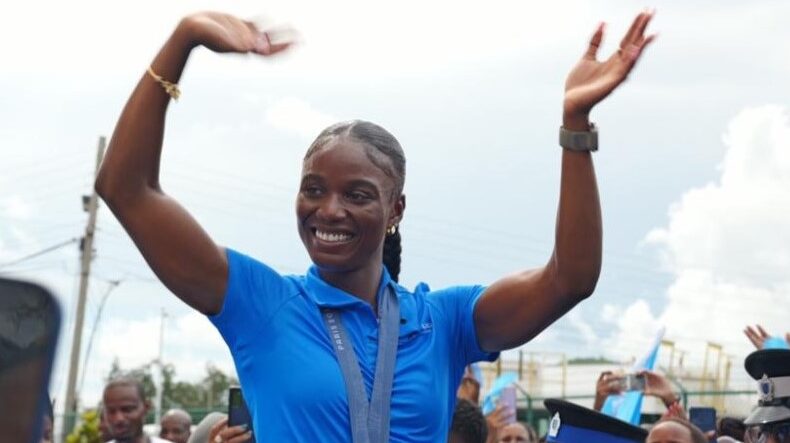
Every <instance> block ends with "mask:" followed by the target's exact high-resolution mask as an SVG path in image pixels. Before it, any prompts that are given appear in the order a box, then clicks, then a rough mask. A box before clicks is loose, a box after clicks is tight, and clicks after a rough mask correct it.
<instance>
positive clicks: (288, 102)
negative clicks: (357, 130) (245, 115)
mask: <svg viewBox="0 0 790 443" xmlns="http://www.w3.org/2000/svg"><path fill="white" fill-rule="evenodd" d="M264 119H265V121H266V123H268V124H269V125H271V126H273V127H275V128H277V129H280V130H283V131H286V132H289V133H292V134H296V135H298V136H299V137H301V138H303V139H305V140H307V141H311V140H313V139H314V138H315V137H316V136H317V135H318V133H319V132H321V130H323V129H324V128H326V127H327V126H329V125H331V124H332V123H335V122H337V121H338V119H336V118H335V117H332V116H331V115H329V114H325V113H323V112H321V111H318V110H316V109H314V108H313V107H312V106H310V104H309V103H307V102H306V101H304V100H302V99H298V98H294V97H287V98H284V99H281V100H278V101H277V102H275V103H274V104H272V105H271V106H269V107H268V108H267V109H266V114H265V116H264Z"/></svg>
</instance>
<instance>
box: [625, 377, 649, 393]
mask: <svg viewBox="0 0 790 443" xmlns="http://www.w3.org/2000/svg"><path fill="white" fill-rule="evenodd" d="M620 380H621V381H620V387H621V389H622V390H623V391H640V392H644V391H645V376H644V375H643V374H626V375H624V376H623V378H622V379H620Z"/></svg>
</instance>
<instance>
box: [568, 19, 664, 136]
mask: <svg viewBox="0 0 790 443" xmlns="http://www.w3.org/2000/svg"><path fill="white" fill-rule="evenodd" d="M654 13H655V11H645V12H642V13H641V14H639V15H638V16H637V17H636V19H634V22H633V23H632V24H631V28H630V29H629V30H628V33H627V34H626V35H625V37H623V40H622V41H621V42H620V49H619V50H618V51H617V52H616V53H614V54H612V55H611V56H610V57H609V58H608V59H607V60H605V61H598V60H597V59H596V55H597V53H598V47H599V46H600V45H601V41H602V40H603V33H604V24H603V23H601V24H600V25H598V29H597V30H596V31H595V34H593V36H592V39H591V40H590V46H589V47H588V48H587V52H586V53H585V54H584V56H583V57H582V59H581V60H580V61H579V63H578V64H577V65H576V67H574V68H573V70H572V71H571V73H570V74H568V78H567V80H566V81H565V103H564V105H563V112H564V117H566V120H567V119H569V118H570V119H577V120H578V119H583V120H584V121H586V119H587V117H588V116H589V114H590V111H591V110H592V108H593V107H594V106H595V105H596V104H598V103H599V102H600V101H601V100H603V99H604V98H606V97H607V96H608V95H609V94H611V93H612V91H614V90H615V88H617V86H619V85H620V83H622V82H623V81H625V79H626V78H627V77H628V74H629V73H630V72H631V70H632V69H633V68H634V65H635V64H636V62H637V61H638V60H639V57H640V56H641V55H642V51H644V49H645V48H646V47H647V45H649V44H650V42H652V41H653V39H655V37H656V36H655V34H652V35H649V36H647V37H646V36H645V29H646V28H647V25H648V23H650V20H651V19H652V18H653V14H654ZM573 129H575V128H573Z"/></svg>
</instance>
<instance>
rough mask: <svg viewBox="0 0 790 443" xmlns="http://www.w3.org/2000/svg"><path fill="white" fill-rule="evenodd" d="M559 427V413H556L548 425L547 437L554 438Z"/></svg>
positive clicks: (558, 431) (560, 423)
mask: <svg viewBox="0 0 790 443" xmlns="http://www.w3.org/2000/svg"><path fill="white" fill-rule="evenodd" d="M560 425H562V422H561V421H560V413H559V412H556V413H555V414H554V417H552V418H551V422H550V423H549V437H556V436H557V434H559V433H560Z"/></svg>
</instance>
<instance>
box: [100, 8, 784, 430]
mask: <svg viewBox="0 0 790 443" xmlns="http://www.w3.org/2000/svg"><path fill="white" fill-rule="evenodd" d="M653 14H654V11H652V10H644V11H642V12H641V13H639V14H638V15H637V16H636V18H635V19H634V20H633V22H632V24H631V26H630V28H629V30H628V31H627V32H626V34H625V36H623V38H622V40H621V42H620V45H619V49H618V50H617V51H616V52H614V53H613V54H611V55H610V56H609V57H604V58H603V59H600V58H601V57H599V55H598V49H599V46H600V45H601V42H602V39H603V36H604V29H605V27H604V25H603V24H600V25H599V26H598V27H597V29H596V30H595V31H594V33H593V35H592V38H591V39H590V40H589V42H588V43H587V47H586V50H585V51H584V53H583V55H582V56H581V58H580V60H579V62H578V63H577V64H576V65H575V67H573V69H572V70H571V71H570V73H569V74H568V75H567V77H566V79H565V96H564V100H563V103H562V119H561V126H560V130H559V145H560V147H561V148H563V149H562V150H561V154H560V155H561V159H562V160H561V180H560V189H559V209H558V211H557V218H556V223H555V226H556V231H555V236H554V249H553V252H552V254H551V255H550V256H549V257H548V258H547V261H546V264H545V265H544V266H541V267H538V268H535V269H525V270H523V271H521V272H519V273H516V274H513V275H508V276H504V277H503V278H501V279H499V280H497V281H495V282H494V283H492V284H491V285H489V286H482V285H476V286H452V287H449V288H446V289H442V290H431V289H430V287H429V286H428V285H427V284H424V283H422V284H419V285H418V286H417V287H416V288H415V289H414V290H413V291H412V290H409V289H407V288H405V287H403V286H401V285H399V284H398V278H399V274H400V264H401V249H402V246H401V230H400V227H399V226H400V223H401V222H402V220H403V218H404V214H405V208H406V198H405V195H404V194H403V189H404V182H405V171H406V169H405V167H406V160H405V155H404V151H403V149H402V147H401V146H400V143H399V142H398V140H397V139H396V138H395V137H394V136H393V135H392V134H391V133H389V132H388V131H387V130H385V129H384V128H382V127H381V126H379V125H376V124H373V123H370V122H367V121H361V120H353V121H348V122H342V123H338V124H335V125H332V126H330V127H328V128H326V129H325V130H324V131H322V132H321V133H320V134H319V135H318V137H317V138H316V139H315V141H314V142H313V143H312V144H311V145H310V146H309V148H308V149H307V152H306V154H305V156H304V160H303V163H302V175H301V179H300V184H299V189H298V192H297V193H296V216H297V227H298V229H297V230H298V234H299V236H300V238H301V240H302V242H303V244H304V246H305V249H306V252H307V254H308V255H309V256H310V259H311V261H312V263H313V265H312V266H311V267H310V269H308V270H307V272H306V273H305V274H304V275H281V274H280V273H278V272H277V271H276V270H274V269H272V268H271V267H269V266H267V265H266V264H264V263H262V262H260V261H258V260H257V259H254V258H252V257H249V256H247V255H245V254H243V253H241V252H238V251H236V250H234V249H231V248H227V247H224V246H220V245H218V244H216V243H215V242H214V240H213V239H212V238H211V237H210V236H209V234H208V233H207V232H206V231H205V230H203V228H202V227H201V226H200V225H199V224H198V222H197V221H196V220H195V219H194V218H193V217H192V216H191V215H190V214H189V213H188V212H187V210H186V209H185V208H184V207H182V206H181V205H180V204H179V202H177V201H176V200H175V199H174V198H172V197H171V196H169V195H167V194H166V193H165V191H164V190H163V187H162V186H161V183H160V181H159V171H160V169H161V165H160V160H161V158H162V144H163V134H164V131H165V117H166V113H167V109H168V106H169V103H170V102H171V99H177V98H178V97H179V95H180V91H179V88H178V84H177V83H178V81H179V80H180V78H181V76H182V74H183V72H184V69H185V67H186V64H187V61H188V60H189V57H190V55H191V54H192V51H193V50H195V49H196V48H198V47H204V48H207V49H209V50H211V51H214V52H220V53H227V52H230V53H239V54H254V55H257V56H263V57H269V56H272V55H274V54H277V53H280V52H282V51H285V50H288V49H289V47H290V46H291V44H292V41H289V40H288V38H287V37H286V38H284V39H283V38H282V36H281V35H278V33H277V32H276V30H262V29H258V28H257V26H256V25H255V24H253V23H251V22H248V21H245V20H241V19H239V18H237V17H235V16H232V15H229V14H224V13H219V12H202V13H197V14H192V15H189V16H187V17H185V18H184V19H183V20H182V21H181V22H180V23H179V24H178V25H177V26H176V28H175V30H174V31H173V33H172V34H171V36H170V37H169V38H168V39H167V41H166V42H165V44H164V45H163V46H162V48H161V50H160V52H159V53H158V54H157V55H156V57H155V58H154V60H153V61H152V63H151V65H150V66H149V67H148V68H147V70H146V73H145V74H144V75H143V76H142V78H141V79H140V81H139V83H138V85H137V87H136V88H135V89H134V91H133V92H132V95H131V97H130V98H129V100H128V102H127V104H126V106H125V108H124V110H123V112H122V113H121V116H120V118H119V120H118V123H117V126H116V128H115V131H114V133H113V136H112V140H111V142H110V145H109V148H108V151H107V154H106V156H105V158H104V160H103V162H102V165H101V168H100V170H99V172H98V175H97V179H96V183H95V186H96V190H97V192H98V194H99V195H100V196H101V197H102V199H103V200H104V201H105V202H106V204H107V206H108V207H109V208H110V209H111V210H112V212H113V213H114V214H115V216H116V217H117V219H118V220H119V222H120V223H121V224H122V225H123V227H124V229H125V230H126V231H127V232H128V233H129V235H130V237H131V238H132V240H133V241H134V243H135V245H136V246H137V248H138V249H139V250H140V252H141V253H142V255H143V256H144V258H145V260H146V261H147V263H148V264H149V265H150V267H151V268H152V270H153V271H154V273H155V274H156V275H157V276H158V277H159V279H160V280H161V281H162V283H163V284H164V285H165V286H166V287H167V288H168V289H169V290H170V291H171V292H172V293H174V294H175V295H176V296H177V297H179V298H180V299H181V300H182V301H184V302H185V303H186V304H187V305H189V306H190V307H192V308H194V309H195V310H197V311H199V312H200V313H202V314H204V315H206V316H207V318H208V319H209V320H210V321H211V322H212V324H213V325H214V326H215V327H216V328H217V329H218V330H219V332H220V334H221V335H222V337H223V339H224V341H225V342H226V344H227V345H228V347H229V349H230V351H231V355H232V357H233V359H234V363H235V364H236V369H237V372H238V375H239V380H240V382H241V385H242V389H243V390H244V398H245V400H246V402H247V405H248V407H249V410H250V414H251V417H252V423H251V427H252V429H249V428H247V427H245V426H228V423H227V417H225V416H223V415H222V414H210V415H209V416H207V417H206V418H204V419H203V420H202V421H201V422H200V423H198V424H197V425H196V426H194V429H191V430H190V429H189V428H192V425H191V420H190V417H189V415H188V414H187V413H185V412H184V411H177V410H175V411H170V412H168V413H166V414H165V415H164V416H163V417H162V423H161V432H160V434H159V437H156V436H146V434H145V433H144V432H143V427H142V426H143V417H144V416H145V414H146V413H147V411H148V401H147V399H145V398H144V394H143V390H142V388H141V386H140V385H139V383H137V382H135V381H134V380H130V379H123V378H121V379H117V380H111V381H110V382H109V383H108V385H107V387H106V388H105V390H104V396H103V404H102V413H101V416H102V418H103V420H104V423H105V425H104V427H105V430H106V433H107V434H106V435H105V438H107V439H108V440H107V441H111V442H114V443H115V442H117V443H157V442H159V441H160V438H161V439H166V440H169V441H173V442H176V443H242V442H244V441H247V440H249V439H250V438H251V437H252V434H251V431H252V430H254V431H255V435H256V436H258V437H260V441H276V442H279V441H311V442H312V441H315V442H318V441H321V442H338V443H339V442H354V443H382V442H385V441H409V442H423V443H436V442H443V441H450V442H456V443H461V442H465V443H495V442H496V443H499V442H528V443H536V442H538V441H548V442H551V441H561V442H563V443H569V442H572V441H574V442H575V441H606V440H600V439H599V440H595V439H590V440H587V438H588V437H589V436H591V435H596V436H598V437H600V436H602V435H610V434H611V435H614V434H616V437H617V439H615V440H612V441H620V442H625V441H638V442H642V441H645V442H649V443H664V442H673V443H676V442H680V443H685V442H694V443H698V442H699V443H701V442H702V441H708V439H710V438H714V435H713V434H711V435H707V436H706V435H704V434H703V433H702V432H701V431H700V430H699V429H697V428H696V427H695V426H694V425H693V424H691V423H690V422H689V421H688V419H687V417H686V414H685V411H684V410H683V408H682V406H681V403H680V402H679V399H678V397H677V396H676V395H675V393H674V392H673V391H672V389H671V385H669V383H668V382H667V381H666V379H664V378H663V377H662V376H661V375H660V374H658V373H655V372H651V371H646V372H643V373H641V374H640V376H642V377H644V379H645V380H646V388H645V394H647V395H654V396H657V397H659V398H660V399H661V400H662V401H663V402H664V403H665V404H666V406H667V412H666V413H665V415H664V417H663V418H662V419H661V420H660V421H659V422H658V424H656V425H654V426H653V427H652V428H651V429H650V431H649V433H648V431H646V430H644V429H641V428H639V427H629V426H630V425H628V424H625V423H621V422H619V421H617V420H615V419H613V418H611V417H608V416H605V415H603V414H600V413H599V412H596V411H595V410H587V409H585V408H581V407H578V406H576V405H573V404H569V403H566V402H562V401H547V403H546V407H547V408H548V409H549V410H550V411H551V413H552V414H554V415H553V416H552V420H551V423H550V426H549V429H548V431H547V432H546V435H544V436H542V437H539V436H538V433H537V432H536V430H535V429H534V428H532V427H531V426H530V425H529V424H527V423H524V422H521V421H518V420H517V418H518V417H517V410H516V408H515V405H514V404H513V403H507V402H500V403H499V404H498V405H497V406H496V407H495V408H494V409H493V410H492V411H491V412H490V413H488V414H487V415H484V414H483V413H482V410H481V409H480V408H479V406H478V405H479V400H480V399H479V396H480V382H479V380H476V379H475V378H474V377H470V376H469V375H468V373H467V375H464V374H465V372H464V371H465V369H464V368H468V367H469V365H471V364H473V363H475V362H479V361H494V360H496V359H497V358H498V356H499V352H500V351H502V350H505V349H510V348H514V347H517V346H520V345H522V344H524V343H526V342H528V341H529V340H531V339H532V338H533V337H535V336H536V335H537V334H539V333H540V332H541V331H542V330H544V329H545V328H547V327H549V325H551V324H552V323H553V322H554V321H556V320H557V319H559V318H560V317H561V316H563V315H564V314H565V313H567V312H568V311H569V310H571V309H572V308H573V307H574V306H575V305H577V304H578V303H580V302H581V301H583V300H584V299H586V298H587V297H589V296H590V295H591V294H592V293H593V291H594V289H595V286H596V284H597V281H598V277H599V275H600V270H601V265H602V263H601V258H602V255H601V248H602V218H601V211H600V200H599V196H598V188H597V182H596V178H595V171H594V167H593V160H592V153H593V152H595V151H596V150H597V149H598V127H597V126H596V125H595V124H593V123H592V122H591V121H590V113H591V111H592V110H593V108H594V107H595V106H596V105H598V104H599V103H600V102H602V101H603V100H604V99H606V98H607V97H608V96H609V95H610V94H611V93H612V92H613V91H614V90H615V89H617V88H618V87H619V86H620V85H621V84H622V83H623V82H624V81H625V80H626V78H627V77H628V76H629V75H630V74H631V72H632V70H633V69H634V67H635V65H636V63H637V62H638V61H639V60H640V58H641V57H642V55H643V53H644V50H645V49H646V48H647V47H648V46H649V45H650V44H651V42H652V41H653V40H654V38H655V36H654V35H650V34H648V33H646V30H647V27H648V25H649V23H650V21H651V20H652V18H653ZM275 261H276V260H275ZM747 331H748V332H747V335H749V338H750V339H751V340H752V341H753V342H760V340H763V342H764V341H765V339H766V337H763V335H764V334H762V333H763V332H764V331H762V330H761V329H760V330H757V331H755V330H753V329H751V328H749V329H748V330H747ZM766 335H767V334H766ZM765 352H768V353H769V354H770V353H771V351H770V350H768V351H759V352H758V354H759V355H757V356H756V357H754V358H752V359H751V360H748V359H747V370H748V371H749V372H750V374H752V375H753V376H755V378H761V377H762V378H764V379H767V380H769V381H770V380H771V379H772V378H773V379H775V380H776V386H777V388H776V389H777V390H776V392H774V391H773V387H772V388H771V389H772V390H771V393H770V396H769V395H768V394H765V395H764V396H763V397H762V399H761V406H760V408H763V409H765V410H768V409H766V408H773V409H770V411H771V412H772V413H774V412H777V411H778V410H779V409H781V408H785V409H787V411H790V405H788V404H786V403H781V405H780V404H779V403H776V405H774V402H779V401H781V402H786V398H785V397H790V393H787V392H785V389H786V388H787V387H788V384H787V383H786V379H783V378H782V377H785V374H784V373H781V374H780V373H773V372H772V371H773V369H775V368H774V367H773V366H772V367H770V368H768V366H765V365H763V363H764V360H765V359H766V358H767V359H771V358H779V357H774V356H768V357H765V356H764V354H761V353H765ZM787 352H790V351H787ZM787 352H785V353H784V355H783V356H780V357H781V358H784V356H786V354H787ZM781 358H779V360H781ZM779 360H777V361H779ZM771 361H772V362H773V363H776V362H774V360H771ZM782 361H784V360H782ZM750 362H751V363H750ZM784 362H785V363H782V364H787V361H784ZM777 364H778V363H777ZM750 365H751V366H750ZM761 365H762V366H761ZM780 366H781V365H780ZM769 369H770V370H769ZM769 372H771V373H769ZM758 373H759V375H755V374H758ZM618 377H620V376H619V375H616V374H612V373H604V374H601V377H600V378H599V380H598V386H597V387H596V395H597V396H599V397H600V398H596V407H600V404H601V402H602V399H603V398H605V397H606V396H608V395H612V394H615V393H617V392H618V391H619V390H620V389H621V388H620V387H618V386H619V385H618V382H619V378H618ZM771 386H773V385H771ZM780 394H781V395H780ZM784 394H787V395H786V396H785V395H784ZM762 403H765V404H762ZM769 403H770V404H769ZM760 408H758V409H760ZM777 408H779V409H777ZM782 411H783V410H782ZM780 412H781V411H780ZM771 417H775V416H771ZM782 417H784V416H782ZM763 418H764V417H763ZM613 420H614V421H613ZM783 420H790V414H788V416H787V417H784V418H783ZM774 421H776V420H771V422H770V423H768V422H765V421H762V422H754V421H749V419H747V420H746V421H745V422H744V424H745V425H748V426H750V428H749V429H755V428H754V427H753V426H754V425H759V426H758V427H757V428H756V429H757V434H758V435H756V436H755V438H756V440H754V439H752V440H749V439H748V438H747V437H749V436H750V435H751V434H750V433H749V432H745V433H744V435H739V434H737V435H727V436H728V437H730V438H737V439H739V440H741V441H749V442H755V443H768V442H770V443H775V442H780V443H781V442H786V438H787V432H786V430H787V425H786V424H785V425H781V426H780V425H776V426H775V425H774ZM727 423H730V422H729V421H728V422H727ZM736 427H737V426H735V425H734V424H728V425H727V428H726V429H728V430H729V429H735V428H736ZM727 432H729V431H727ZM727 436H725V429H724V427H722V429H721V430H719V436H718V437H717V438H725V437H727ZM596 438H597V437H596ZM618 439H619V440H618Z"/></svg>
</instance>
